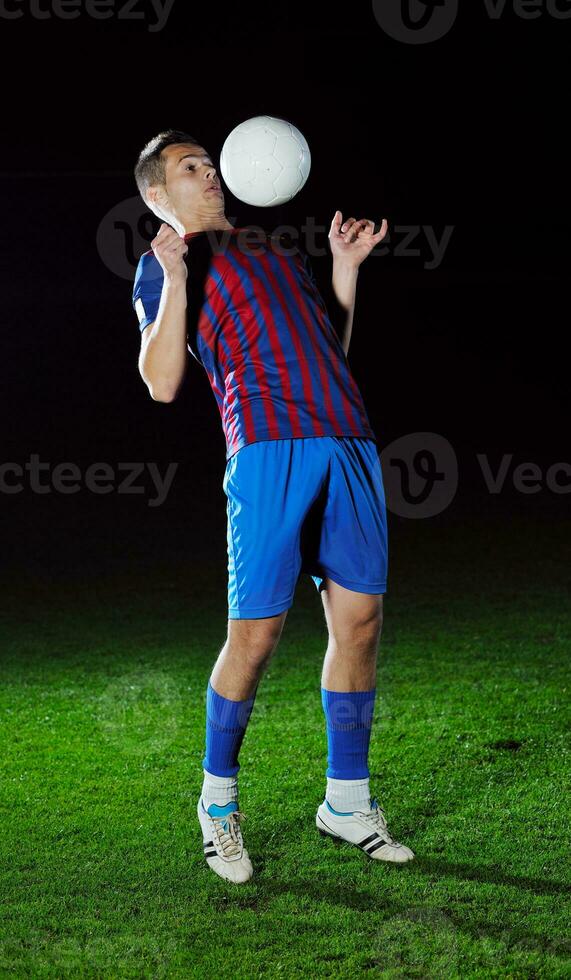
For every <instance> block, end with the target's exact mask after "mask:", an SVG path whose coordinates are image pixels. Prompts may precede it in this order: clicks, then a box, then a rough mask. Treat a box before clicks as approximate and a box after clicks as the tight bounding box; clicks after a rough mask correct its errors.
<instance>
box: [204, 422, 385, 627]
mask: <svg viewBox="0 0 571 980" xmlns="http://www.w3.org/2000/svg"><path fill="white" fill-rule="evenodd" d="M223 489H224V493H225V494H226V497H227V507H226V512H227V517H228V525H227V541H228V618H229V619H260V618H263V617H268V616H277V615H278V614H279V613H281V612H283V611H284V610H286V609H289V608H290V606H291V605H292V603H293V597H294V592H295V588H296V584H297V580H298V578H299V575H300V572H304V573H306V574H308V575H311V577H312V578H313V581H314V583H315V586H316V588H317V589H318V591H319V590H320V589H321V588H322V587H323V588H324V587H325V585H324V579H325V577H326V576H328V577H329V578H331V579H332V580H333V581H334V582H337V583H338V584H339V585H342V586H344V587H345V588H346V589H351V590H353V591H355V592H365V593H368V594H372V595H376V594H380V593H384V592H386V583H387V562H388V541H387V519H386V505H385V492H384V486H383V478H382V473H381V461H380V458H379V455H378V452H377V446H376V443H375V441H374V440H373V439H365V438H363V437H356V436H310V437H303V438H294V439H268V440H262V441H260V442H252V443H248V444H247V445H245V446H242V448H241V449H238V451H237V452H236V453H234V454H233V455H232V456H231V457H230V459H229V460H228V461H227V463H226V470H225V474H224V482H223Z"/></svg>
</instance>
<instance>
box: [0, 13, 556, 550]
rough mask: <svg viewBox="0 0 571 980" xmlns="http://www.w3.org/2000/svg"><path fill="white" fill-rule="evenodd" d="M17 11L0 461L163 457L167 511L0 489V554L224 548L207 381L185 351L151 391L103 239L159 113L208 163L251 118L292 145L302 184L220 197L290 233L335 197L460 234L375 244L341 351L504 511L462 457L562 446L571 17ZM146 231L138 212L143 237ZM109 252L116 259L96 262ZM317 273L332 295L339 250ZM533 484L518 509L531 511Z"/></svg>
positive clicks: (475, 493)
mask: <svg viewBox="0 0 571 980" xmlns="http://www.w3.org/2000/svg"><path fill="white" fill-rule="evenodd" d="M123 4H124V0H117V3H116V5H115V9H116V10H117V11H118V10H119V9H120V8H121V7H122V6H123ZM43 7H44V8H45V9H46V10H50V4H49V0H44V3H43ZM14 9H20V8H19V7H17V5H16V4H14ZM21 9H22V10H24V11H25V14H24V16H22V17H21V18H20V19H17V20H6V19H1V18H0V29H1V35H2V49H3V57H2V60H1V68H0V70H1V72H2V91H3V93H4V99H3V111H2V115H1V126H2V137H3V138H2V144H3V153H2V164H1V167H0V169H1V183H2V191H3V195H2V197H3V210H2V218H3V234H2V236H1V248H2V258H1V264H2V274H3V286H2V315H3V328H2V457H3V459H4V461H13V462H19V463H21V464H25V463H26V461H27V460H29V458H30V455H31V454H33V453H37V454H39V455H40V457H41V459H42V461H44V462H48V463H49V464H50V465H51V466H52V467H53V466H55V465H56V464H57V463H60V462H64V461H70V462H75V463H76V464H78V465H79V466H81V467H82V468H83V469H85V468H86V467H87V466H88V465H89V464H90V463H92V462H95V461H106V462H109V463H111V464H112V465H113V466H116V465H117V464H118V462H120V461H142V462H144V461H155V462H157V463H158V464H159V466H161V468H163V469H164V467H165V466H166V465H168V463H169V462H170V461H176V462H178V463H179V470H178V473H177V476H176V478H175V481H174V484H173V487H172V489H171V491H170V496H169V501H168V503H167V504H165V505H164V507H163V508H151V507H149V506H148V496H146V495H144V494H143V495H131V496H124V495H123V496H122V495H118V494H116V493H113V494H110V495H109V496H98V495H94V494H90V493H88V492H87V491H85V490H82V491H81V492H80V493H77V494H75V495H69V496H62V495H56V494H53V493H52V494H51V495H50V494H46V495H43V496H42V497H41V498H40V496H39V495H38V494H34V493H33V492H32V491H31V490H30V489H29V487H28V486H27V485H26V486H25V488H24V490H23V491H22V493H19V494H7V493H2V495H1V499H0V507H1V510H2V524H3V533H4V536H5V537H4V540H5V547H4V554H9V556H10V559H11V560H13V559H14V557H15V556H16V555H17V554H19V555H21V556H22V555H26V554H29V553H31V552H34V553H35V554H36V555H40V559H39V560H40V564H41V565H42V567H46V566H50V564H51V565H52V566H53V567H54V568H55V567H56V566H57V561H58V554H59V541H60V540H61V537H64V538H67V539H68V540H71V541H73V542H75V545H73V547H75V549H76V551H75V552H74V554H77V561H78V566H79V565H80V563H81V562H80V559H81V557H82V556H83V558H84V557H85V555H86V554H88V555H89V547H88V542H89V540H90V535H91V536H92V537H93V538H95V537H98V536H100V535H101V534H103V536H105V534H108V535H109V545H110V547H111V544H113V547H115V548H117V547H119V544H120V540H121V534H125V535H126V536H128V533H127V529H128V528H129V527H130V528H132V529H138V530H144V531H145V532H147V533H148V534H150V533H151V531H152V530H153V528H155V529H157V528H159V529H160V533H159V531H157V534H158V535H159V536H160V535H168V534H169V533H171V535H172V538H173V541H175V540H176V541H177V542H180V540H181V539H180V536H179V535H180V529H181V528H182V529H183V535H184V546H185V547H188V544H189V542H190V541H192V536H193V534H196V536H197V538H196V540H198V536H199V535H201V536H202V538H204V539H205V540H206V543H207V544H208V543H210V542H212V541H216V545H215V547H216V548H217V549H218V551H219V552H220V555H221V556H222V555H223V551H224V548H225V540H224V534H223V524H222V521H223V518H224V507H225V498H224V497H223V494H222V478H223V472H224V466H225V443H224V437H223V433H222V428H221V424H220V417H219V414H218V410H217V408H216V403H215V400H214V396H213V394H212V392H211V390H210V386H209V383H208V379H207V377H206V374H205V372H204V371H203V369H202V368H201V367H200V365H198V364H197V363H196V362H195V361H194V360H193V359H192V358H190V359H189V369H188V374H187V377H186V379H185V383H184V387H183V389H182V391H181V393H180V396H179V398H178V399H177V400H176V401H175V402H174V403H172V404H160V403H155V402H153V401H152V400H151V398H150V396H149V394H148V391H147V389H146V387H145V385H144V383H143V381H142V379H141V378H140V376H139V374H138V369H137V357H138V351H139V344H140V335H139V329H138V323H137V319H136V316H135V314H134V312H133V309H132V307H131V289H132V280H130V279H129V263H132V255H131V256H130V254H129V250H130V249H131V251H132V249H133V247H134V246H133V240H129V235H127V236H126V237H125V235H124V234H123V232H121V231H118V232H117V234H116V235H115V237H114V238H113V239H112V240H108V242H107V244H106V245H105V247H104V248H103V249H102V247H101V244H100V243H98V229H100V226H101V223H102V222H103V221H104V219H105V216H106V215H108V213H109V212H110V211H111V210H112V209H113V208H115V207H117V206H118V205H121V202H125V201H128V200H129V199H130V198H134V197H135V196H136V194H137V190H136V186H135V183H134V179H133V176H132V170H133V166H134V163H135V160H136V157H137V154H138V152H139V150H140V149H141V147H142V145H143V144H144V143H145V142H146V141H147V140H148V139H150V138H151V137H152V136H153V135H155V133H156V132H158V131H160V130H161V129H164V128H167V127H170V126H173V127H176V128H182V129H185V130H187V131H189V132H190V133H191V134H193V135H194V136H195V137H196V138H197V139H198V140H199V141H200V142H202V144H203V145H204V146H205V147H206V148H207V149H208V150H209V152H211V154H212V155H213V159H214V160H215V162H216V163H217V162H218V159H219V153H220V148H221V146H222V143H223V141H224V139H225V137H226V136H227V134H228V133H229V132H230V130H231V129H232V128H233V127H234V126H235V125H237V124H238V123H239V122H240V121H242V120H244V119H247V118H249V117H250V116H253V115H258V114H263V113H267V114H269V115H275V116H281V117H283V118H287V119H289V120H290V121H292V122H293V123H295V125H297V126H298V127H299V128H300V129H301V130H302V132H303V133H304V135H305V136H306V138H307V140H308V142H309V144H310V147H311V152H312V169H311V173H310V176H309V179H308V181H307V183H306V185H305V187H304V188H303V190H302V192H301V193H300V194H299V195H298V197H297V198H296V199H295V200H294V201H292V202H290V203H288V204H287V205H284V206H283V207H280V208H276V209H267V210H265V209H263V210H262V209H249V208H248V207H246V206H245V205H243V204H242V203H241V202H239V201H237V200H236V199H235V198H234V197H233V196H232V195H231V194H230V192H229V191H228V189H227V188H225V195H226V213H227V215H228V217H229V218H230V220H231V221H232V222H233V223H236V224H246V223H250V222H256V223H259V224H263V225H264V226H265V227H267V228H272V227H274V226H275V225H277V224H280V223H287V224H291V225H294V226H295V227H300V226H301V225H302V224H303V222H304V221H306V220H307V218H308V216H310V217H312V218H313V219H314V220H315V221H316V222H317V224H319V225H322V226H325V227H326V228H329V225H330V222H331V219H332V217H333V213H334V211H335V209H337V208H339V209H340V210H341V211H342V213H343V216H344V217H348V216H351V215H353V216H356V217H370V218H373V219H374V220H375V221H377V222H380V220H381V218H382V217H383V216H384V217H387V219H388V220H389V223H390V228H391V243H394V245H396V244H397V243H398V241H399V238H402V234H401V233H399V232H398V229H399V227H402V226H404V225H419V226H421V225H430V226H432V227H433V228H434V229H435V231H436V233H437V235H438V236H440V234H441V232H442V229H443V228H444V226H445V225H452V226H453V227H454V230H453V234H452V238H451V241H450V244H449V246H448V249H447V251H446V253H445V256H444V259H443V261H442V263H441V265H440V266H439V267H438V268H436V269H432V270H427V269H426V268H425V267H424V264H425V262H426V261H428V259H429V258H430V255H429V252H428V249H427V246H426V243H425V240H424V239H422V240H421V241H420V247H421V252H422V254H421V255H420V256H418V257H411V256H403V255H397V254H395V253H394V251H392V250H390V251H389V254H387V255H376V254H374V255H372V256H370V258H369V259H368V260H367V261H366V262H365V264H364V265H363V266H362V268H361V271H360V276H359V287H358V296H357V305H356V312H355V322H354V327H353V337H352V342H351V349H350V354H349V359H350V364H351V366H352V370H353V373H354V375H355V377H356V380H357V382H358V384H359V386H360V388H361V391H362V393H363V396H364V399H365V404H366V407H367V411H368V414H369V417H370V420H371V423H372V425H373V428H374V430H375V432H376V434H377V436H378V438H379V443H380V445H381V447H382V446H384V445H387V444H388V443H390V442H391V441H392V440H394V439H396V438H398V437H399V436H401V435H404V434H406V433H409V432H418V431H422V432H425V431H428V432H435V433H439V434H441V435H443V436H444V437H446V438H447V439H448V440H449V441H450V442H451V443H452V445H453V447H454V449H455V451H456V452H457V454H458V458H459V461H460V467H461V479H460V484H459V491H458V496H457V501H456V504H455V506H461V505H462V502H469V506H470V507H475V508H477V506H478V501H480V502H483V500H484V498H486V506H489V507H493V506H495V504H496V501H490V500H489V495H487V493H486V491H485V487H484V486H483V481H482V479H481V477H480V478H478V471H477V468H476V466H475V463H474V459H475V454H476V453H478V452H479V453H488V454H490V459H491V460H492V461H493V463H494V465H497V464H498V463H499V460H500V458H501V455H502V454H503V453H512V454H514V463H519V462H524V461H528V460H531V461H535V462H537V463H539V464H540V465H541V466H543V467H545V466H547V465H549V464H550V463H552V462H556V461H559V460H562V459H565V458H566V457H568V455H569V454H568V444H569V440H568V418H567V411H566V408H567V401H568V396H567V388H568V366H567V359H566V356H565V349H566V346H567V345H566V340H567V333H568V329H569V325H568V319H569V317H568V287H567V282H566V273H567V270H568V267H569V247H568V240H569V222H568V219H569V211H570V206H569V193H568V187H569V174H568V149H567V146H568V133H567V130H568V111H567V99H568V69H569V51H570V37H571V23H570V21H568V20H558V19H555V18H553V17H551V16H549V15H548V13H546V12H544V13H543V14H542V16H541V17H539V18H538V19H536V20H524V19H521V18H519V17H518V16H517V15H516V14H515V13H514V12H513V10H512V9H511V8H510V6H509V4H508V5H507V7H506V10H505V12H504V14H503V16H502V17H501V19H500V20H498V21H496V20H492V19H490V17H489V16H488V15H487V13H486V10H485V7H484V4H483V2H482V3H480V4H472V5H471V9H469V8H468V5H467V4H466V5H464V6H463V7H462V9H461V10H460V12H459V14H458V18H457V21H456V23H455V25H454V27H453V28H452V29H451V30H450V32H449V33H448V34H447V36H446V37H444V38H443V39H441V40H440V41H437V42H434V43H431V44H425V45H407V44H403V43H400V42H398V41H395V40H392V39H391V38H389V37H388V36H387V35H386V34H385V33H384V32H383V31H382V30H381V28H380V26H379V25H378V23H377V22H376V20H375V17H374V15H373V10H372V6H371V4H370V3H360V4H352V5H340V6H339V7H337V8H335V7H334V6H333V5H330V4H327V5H320V4H310V3H307V2H305V3H299V2H288V3H284V4H278V5H273V4H268V3H261V2H251V3H249V4H247V5H238V4H224V3H219V4H216V5H197V4H194V3H192V4H191V3H188V2H185V0H176V2H175V4H174V7H173V9H172V11H171V14H170V17H169V19H168V22H167V25H166V26H165V27H164V28H163V30H161V31H159V32H157V31H152V30H149V26H150V25H152V24H153V23H155V21H156V15H155V14H154V13H153V12H152V5H151V4H143V3H139V4H138V5H137V7H136V8H135V9H136V11H137V12H145V14H146V19H145V20H130V19H127V20H126V19H120V18H118V17H117V16H114V17H113V18H110V19H109V20H105V21H96V20H93V19H92V18H89V17H88V16H87V15H86V13H85V12H83V13H82V15H81V17H79V18H77V19H74V20H69V21H65V20H62V19H61V18H58V17H56V16H51V17H48V18H45V19H42V20H40V19H38V18H37V17H34V16H33V15H32V14H31V13H30V12H29V11H28V10H27V5H22V7H21ZM156 227H157V222H156V221H155V219H154V218H151V219H150V220H149V221H148V222H147V224H146V226H145V228H146V237H147V238H150V237H151V235H152V231H153V229H155V228H156ZM325 241H326V238H325V236H324V235H322V243H323V242H325ZM135 244H136V243H135ZM414 245H415V246H418V242H415V243H414ZM140 251H142V248H139V249H138V251H137V254H136V256H135V258H137V257H138V254H139V252H140ZM102 252H103V254H102ZM121 255H123V259H121ZM118 257H119V258H118ZM118 261H123V269H125V262H126V263H127V274H121V275H118V274H117V272H116V271H112V269H111V268H109V264H110V262H111V264H113V263H114V262H118ZM313 268H314V271H315V273H316V276H317V279H318V281H319V282H320V284H321V285H322V287H323V292H324V296H325V298H326V300H327V296H328V289H329V277H330V268H331V259H330V257H329V256H325V257H320V258H314V259H313ZM132 271H133V273H134V268H133V270H132ZM24 483H26V481H25V480H24ZM506 492H507V493H509V490H506ZM548 496H549V491H547V490H543V491H541V493H539V494H535V495H526V496H525V498H522V497H521V495H520V496H519V497H517V499H516V497H514V498H513V500H512V502H511V503H510V506H512V505H513V507H514V508H518V507H519V508H522V507H523V508H529V509H530V511H531V510H532V509H533V508H537V507H539V506H540V504H541V503H545V501H546V500H547V498H548ZM551 498H552V502H553V503H554V505H557V506H561V507H562V506H563V505H564V503H565V500H566V499H568V498H564V497H562V496H561V495H560V496H559V497H557V499H555V495H553V494H551ZM502 499H503V498H502ZM497 503H498V506H499V503H500V501H499V499H498V501H497ZM113 515H119V516H118V517H117V519H115V517H114V516H113ZM50 528H55V529H57V531H56V530H53V531H52V532H50ZM109 528H113V532H112V533H111V531H110V530H109ZM111 539H112V540H111ZM180 546H181V548H182V547H183V544H181V545H180ZM94 547H95V546H94ZM42 548H43V550H42ZM94 553H95V552H94Z"/></svg>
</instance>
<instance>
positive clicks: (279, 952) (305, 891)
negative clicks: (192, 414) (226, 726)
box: [0, 514, 571, 978]
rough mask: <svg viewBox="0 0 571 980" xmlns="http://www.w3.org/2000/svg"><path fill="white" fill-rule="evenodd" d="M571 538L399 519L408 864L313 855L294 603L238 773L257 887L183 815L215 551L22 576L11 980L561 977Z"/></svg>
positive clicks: (7, 853) (314, 680) (312, 664)
mask: <svg viewBox="0 0 571 980" xmlns="http://www.w3.org/2000/svg"><path fill="white" fill-rule="evenodd" d="M153 519H156V518H153ZM569 530H570V523H569V521H567V522H565V521H562V520H559V521H557V522H551V521H549V520H541V519H539V520H538V521H536V522H535V523H533V522H530V521H529V520H528V519H527V518H526V516H525V514H522V515H520V516H519V517H518V516H516V517H515V518H514V520H513V522H512V524H511V525H509V526H506V525H505V524H504V523H503V522H502V521H500V520H497V521H493V520H492V521H490V520H487V519H486V520H484V519H483V518H482V519H480V520H478V519H474V520H473V522H472V524H471V525H470V526H469V527H464V526H463V525H462V524H461V523H460V522H456V523H455V522H453V521H452V522H448V523H447V522H445V521H442V522H440V521H439V520H433V521H419V522H412V521H409V522H404V521H403V522H401V523H397V522H395V521H394V520H393V521H392V536H391V556H390V557H391V568H390V581H389V590H390V591H389V593H388V594H387V596H386V599H385V623H384V630H383V639H382V643H381V649H380V657H379V671H378V681H377V691H378V697H377V703H376V709H375V721H374V725H373V730H372V739H371V753H370V760H369V761H370V768H371V789H372V792H373V794H374V795H377V796H378V798H379V800H380V803H381V805H382V806H383V807H384V808H385V810H386V813H387V819H388V823H389V827H390V829H391V831H392V832H393V833H394V835H395V837H397V839H399V840H401V841H403V842H405V843H406V844H409V845H410V846H411V847H412V848H413V850H414V851H415V853H416V859H415V860H414V861H413V862H411V863H410V864H408V865H406V866H404V867H398V866H391V865H388V864H385V863H384V862H380V861H378V862H373V861H371V860H370V859H368V858H367V857H366V856H365V855H364V854H362V853H361V852H359V851H358V850H357V849H356V848H353V847H351V846H350V845H348V844H342V845H336V844H335V843H333V842H332V841H328V840H325V839H324V838H322V837H320V836H319V835H318V833H317V831H316V828H315V822H314V821H315V810H316V808H317V806H318V804H319V802H320V801H321V799H322V798H323V794H324V788H325V776H324V772H325V762H326V738H325V725H324V718H323V713H322V708H321V703H320V697H319V687H320V672H321V663H322V658H323V654H324V651H325V646H326V631H325V623H324V620H323V615H322V611H321V603H320V600H319V598H318V596H317V593H316V591H315V589H314V586H313V583H312V582H311V581H310V580H309V579H308V578H303V579H301V580H300V583H299V585H298V591H297V595H296V602H295V605H294V607H293V608H292V609H291V610H290V612H289V616H288V619H287V621H286V625H285V629H284V633H283V636H282V639H281V642H280V644H279V647H278V649H277V651H276V653H275V655H274V658H273V660H272V662H271V664H270V666H269V668H268V671H267V673H266V674H265V676H264V679H263V681H262V683H261V684H260V687H259V690H258V697H257V700H256V704H255V707H254V711H253V714H252V718H251V721H250V725H249V728H248V730H247V733H246V736H245V739H244V743H243V747H242V751H241V755H240V763H241V771H240V777H239V785H240V806H241V809H242V810H243V811H244V812H245V813H246V820H245V823H244V824H243V832H244V838H245V842H246V846H247V847H248V850H249V852H250V855H251V858H252V861H253V864H254V869H255V877H254V879H253V880H252V881H251V882H249V883H247V884H245V885H231V884H229V883H226V882H224V881H222V880H221V879H220V878H218V877H217V876H216V875H214V874H213V873H212V872H211V871H210V870H209V869H208V867H207V866H206V863H205V862H204V859H203V857H202V847H201V836H200V829H199V825H198V821H197V818H196V812H195V810H196V802H197V799H198V795H199V792H200V787H201V784H202V770H201V765H200V763H201V759H202V752H203V738H204V698H205V690H206V683H207V679H208V676H209V673H210V669H211V666H212V663H213V661H214V659H215V656H216V654H217V653H218V651H219V649H220V648H221V646H222V644H223V643H224V639H225V631H226V592H225V588H226V568H225V564H224V561H225V553H224V548H225V541H224V539H223V533H222V534H221V539H220V542H218V543H217V552H216V555H215V557H214V558H212V559H211V560H210V561H209V562H205V563H203V564H202V565H201V566H200V567H191V566H189V564H188V563H187V562H185V561H184V560H183V558H182V554H181V553H176V554H175V555H174V557H173V556H172V555H170V556H165V555H159V556H158V557H157V558H156V560H155V559H153V557H152V549H148V550H147V551H144V552H143V551H141V552H140V553H138V552H137V548H136V545H135V544H133V545H132V547H131V550H130V552H129V554H127V555H126V556H125V557H124V558H123V559H121V560H120V561H119V560H118V561H117V562H115V563H111V564H110V567H109V568H108V570H107V572H106V573H105V574H103V572H102V567H103V566H95V565H94V566H93V568H91V569H90V568H86V569H85V572H84V574H82V575H78V574H75V573H74V574H69V575H66V574H65V573H64V571H62V570H60V571H59V572H58V571H57V570H56V571H55V572H53V574H49V573H47V574H46V575H45V576H44V578H38V577H37V574H36V573H35V572H34V570H33V569H30V570H28V571H26V570H25V569H24V568H22V570H21V571H20V572H19V573H18V574H17V575H7V576H6V577H5V578H4V580H3V581H2V610H3V611H2V621H1V631H2V686H1V726H2V727H1V737H2V779H1V803H2V813H1V817H2V833H1V835H0V847H1V849H2V895H1V922H0V973H1V975H2V976H16V977H20V976H21V977H34V978H36V977H38V978H43V977H50V978H52V977H53V978H56V977H57V978H59V977H68V976H69V977H76V976H77V977H82V976H85V977H105V978H112V977H157V978H158V977H169V978H170V977H173V978H174V977H177V978H178V977H181V978H182V977H206V976H210V977H219V978H223V977H226V976H232V977H235V978H251V977H276V976H279V977H281V976H283V977H307V976H309V977H326V976H334V977H353V976H378V977H387V978H389V977H391V978H392V977H462V978H465V977H564V976H570V975H571V944H570V942H569V938H568V936H569V920H570V916H569V911H570V909H569V901H568V899H569V875H568V863H567V862H568V855H569V838H570V833H569V830H570V826H569V825H570V820H569V796H568V790H569V779H568V776H569V766H568V762H569V742H568V740H566V739H567V738H568V726H567V725H566V711H567V708H568V703H569V698H568V690H567V689H566V684H567V676H568V674H567V664H568V657H569V649H570V632H571V631H570V629H569V627H570V610H569V564H570V554H569V551H570V549H569V542H570V535H569ZM221 531H222V532H223V528H222V529H221ZM530 555H531V556H532V560H530ZM64 564H65V563H64ZM567 721H568V716H567ZM284 731H285V734H283V732H284Z"/></svg>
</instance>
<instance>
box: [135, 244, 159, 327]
mask: <svg viewBox="0 0 571 980" xmlns="http://www.w3.org/2000/svg"><path fill="white" fill-rule="evenodd" d="M163 279H164V273H163V270H162V266H161V264H160V262H159V260H158V259H157V257H156V256H155V254H154V252H145V253H144V254H143V255H141V258H140V259H139V264H138V265H137V271H136V273H135V282H134V285H133V307H134V309H135V313H136V314H137V317H138V320H139V330H140V331H141V332H142V331H143V330H144V329H145V327H148V326H149V324H150V323H153V322H154V321H155V320H156V318H157V313H158V311H159V304H160V302H161V293H162V290H163Z"/></svg>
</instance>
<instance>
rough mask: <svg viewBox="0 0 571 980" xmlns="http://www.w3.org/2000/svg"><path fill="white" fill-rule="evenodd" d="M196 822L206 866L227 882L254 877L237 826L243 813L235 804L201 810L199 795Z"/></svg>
mask: <svg viewBox="0 0 571 980" xmlns="http://www.w3.org/2000/svg"><path fill="white" fill-rule="evenodd" d="M197 812H198V819H199V820H200V826H201V827H202V846H203V849H204V856H205V858H206V863H207V864H208V865H209V866H210V867H211V868H212V870H213V871H215V872H216V874H217V875H220V877H221V878H226V879H227V880H228V881H236V882H241V881H248V880H249V879H250V878H251V877H252V875H253V874H254V869H253V867H252V862H251V861H250V858H249V855H248V852H247V850H246V848H245V847H244V841H243V840H242V831H241V829H240V823H241V821H242V820H245V819H246V814H245V813H242V811H241V810H239V809H238V804H237V803H227V804H226V806H218V804H217V803H211V804H210V806H209V807H208V809H205V808H204V804H203V802H202V796H201V797H200V799H199V801H198V807H197Z"/></svg>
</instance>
